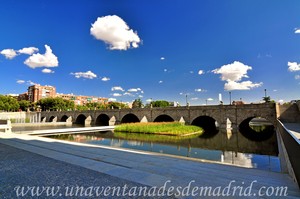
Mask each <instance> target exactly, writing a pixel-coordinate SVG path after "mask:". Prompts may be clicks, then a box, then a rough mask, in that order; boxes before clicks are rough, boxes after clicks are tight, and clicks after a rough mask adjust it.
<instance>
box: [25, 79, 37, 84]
mask: <svg viewBox="0 0 300 199" xmlns="http://www.w3.org/2000/svg"><path fill="white" fill-rule="evenodd" d="M27 84H28V85H36V84H38V83H35V82H33V81H31V80H28V81H27Z"/></svg>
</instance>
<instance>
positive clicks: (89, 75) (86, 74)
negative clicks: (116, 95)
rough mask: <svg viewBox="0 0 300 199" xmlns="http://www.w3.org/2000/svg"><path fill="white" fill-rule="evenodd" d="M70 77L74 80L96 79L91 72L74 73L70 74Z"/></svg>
mask: <svg viewBox="0 0 300 199" xmlns="http://www.w3.org/2000/svg"><path fill="white" fill-rule="evenodd" d="M71 75H74V76H75V77H76V78H81V77H82V78H85V79H94V78H97V75H96V74H95V73H93V72H92V71H90V70H89V71H87V72H76V73H71Z"/></svg>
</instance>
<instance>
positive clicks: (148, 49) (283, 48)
mask: <svg viewBox="0 0 300 199" xmlns="http://www.w3.org/2000/svg"><path fill="white" fill-rule="evenodd" d="M299 6H300V2H298V1H287V2H281V1H263V2H261V1H243V2H241V1H235V0H234V1H222V2H220V1H189V2H188V3H187V2H184V1H168V0H167V1H163V2H161V1H151V2H150V1H142V2H140V1H135V0H133V1H126V2H119V1H118V2H117V1H89V2H88V3H87V2H86V1H76V2H70V1H51V2H46V1H34V0H32V1H29V2H22V1H16V2H14V3H10V2H3V3H1V7H0V16H1V19H0V20H1V25H2V28H1V29H2V31H1V33H0V35H1V38H2V42H1V44H0V53H1V55H0V67H1V68H2V71H3V72H2V73H1V74H0V78H1V80H2V81H1V83H0V93H3V94H9V93H18V94H19V93H23V92H24V90H26V88H27V87H28V86H29V85H33V84H41V85H52V86H55V87H56V88H57V92H58V93H74V94H76V95H87V96H101V97H106V98H110V100H117V101H123V102H125V101H128V102H130V101H133V100H134V99H137V98H141V99H142V100H143V102H144V103H147V101H149V99H152V100H160V99H163V100H169V101H178V102H179V103H180V104H185V102H186V98H188V101H189V103H190V104H191V105H199V104H205V103H206V102H207V100H208V99H209V101H210V102H209V103H210V104H218V103H219V99H218V96H219V93H221V94H222V96H223V101H224V103H227V104H228V103H229V92H231V95H232V101H233V100H240V99H243V100H244V101H246V102H248V103H250V102H258V101H260V100H262V97H264V96H265V92H264V91H265V89H266V90H267V95H268V96H271V99H274V100H275V101H277V102H278V101H280V102H288V101H291V100H294V99H299V98H300V96H299V94H300V92H299V88H300V45H299V44H300V34H299V33H300V14H299V12H298V9H297V8H298V7H299ZM12 12H13V14H12Z"/></svg>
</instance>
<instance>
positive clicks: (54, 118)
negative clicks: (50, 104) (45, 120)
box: [49, 116, 57, 122]
mask: <svg viewBox="0 0 300 199" xmlns="http://www.w3.org/2000/svg"><path fill="white" fill-rule="evenodd" d="M56 120H57V117H56V116H51V117H50V118H49V122H56Z"/></svg>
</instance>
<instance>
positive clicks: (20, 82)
mask: <svg viewBox="0 0 300 199" xmlns="http://www.w3.org/2000/svg"><path fill="white" fill-rule="evenodd" d="M17 83H18V84H24V83H25V81H24V80H21V79H19V80H17Z"/></svg>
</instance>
